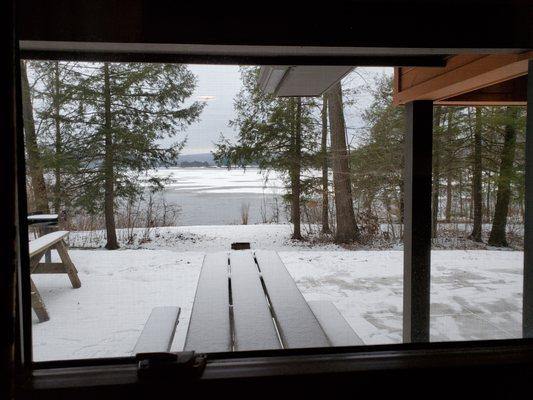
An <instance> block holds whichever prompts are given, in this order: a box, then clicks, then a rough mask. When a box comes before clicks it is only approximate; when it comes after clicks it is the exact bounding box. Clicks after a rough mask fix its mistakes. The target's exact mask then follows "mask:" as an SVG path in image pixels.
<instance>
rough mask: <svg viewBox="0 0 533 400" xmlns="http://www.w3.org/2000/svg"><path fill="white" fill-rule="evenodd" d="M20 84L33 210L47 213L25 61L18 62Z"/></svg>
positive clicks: (47, 207)
mask: <svg viewBox="0 0 533 400" xmlns="http://www.w3.org/2000/svg"><path fill="white" fill-rule="evenodd" d="M20 73H21V85H22V117H23V121H24V132H25V134H26V135H25V144H26V153H27V155H28V170H29V174H30V178H31V186H32V192H33V199H34V202H35V210H34V211H40V212H43V213H49V212H50V208H49V205H48V196H47V194H46V182H45V180H44V171H43V165H42V160H41V155H40V154H39V147H38V144H37V134H36V132H35V122H34V120H33V107H32V104H31V93H30V84H29V82H28V72H27V71H26V63H25V62H24V61H22V62H21V63H20Z"/></svg>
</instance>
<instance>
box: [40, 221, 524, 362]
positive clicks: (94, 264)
mask: <svg viewBox="0 0 533 400" xmlns="http://www.w3.org/2000/svg"><path fill="white" fill-rule="evenodd" d="M84 236H87V234H86V233H85V234H84V233H76V232H73V233H71V238H70V242H71V246H74V245H78V246H79V245H80V244H83V245H86V244H87V241H85V240H83V237H84ZM150 236H151V238H152V241H150V242H148V243H144V244H139V243H137V244H135V245H133V246H130V247H132V248H126V249H121V250H116V251H106V250H103V249H76V248H71V250H70V255H71V258H72V259H73V261H74V263H75V265H76V266H77V268H78V270H79V276H80V279H81V281H82V287H81V288H79V289H72V288H71V287H70V285H69V281H68V278H67V277H66V275H34V276H33V279H34V281H35V283H36V285H37V287H38V288H39V290H40V292H41V295H42V296H43V299H44V301H45V304H46V306H47V308H48V311H49V313H50V317H51V319H50V321H47V322H43V323H38V321H37V319H36V317H34V321H33V340H34V357H35V359H36V360H38V361H40V360H51V359H75V358H92V357H117V356H126V355H130V354H131V351H132V349H133V346H134V345H135V342H136V340H137V338H138V336H139V334H140V332H141V330H142V327H143V325H144V323H145V322H146V320H147V318H148V315H149V313H150V311H151V309H152V308H153V307H156V306H162V305H178V306H180V307H182V315H181V317H180V323H179V325H178V329H177V333H176V337H175V339H174V343H173V350H179V349H181V347H182V346H183V343H184V339H185V334H186V329H187V325H188V319H189V316H190V312H191V308H192V303H193V299H194V293H195V290H196V283H197V280H198V275H199V272H200V268H201V263H202V259H203V256H204V255H205V253H206V252H213V251H221V250H224V251H225V250H228V249H229V247H230V244H231V243H232V242H234V241H250V242H251V243H252V248H262V249H273V250H277V251H278V252H279V254H280V256H281V258H282V260H283V261H284V263H285V264H286V266H287V268H288V270H289V272H290V273H291V275H292V276H293V278H294V279H295V280H296V283H297V285H298V287H299V288H300V290H301V291H302V293H303V294H304V296H305V297H306V299H308V300H319V299H320V300H330V301H333V302H334V303H335V305H336V306H337V307H338V308H339V310H340V311H341V313H342V314H343V315H344V317H345V318H346V319H347V321H348V322H349V323H350V325H351V326H352V327H353V328H354V330H355V331H356V332H357V333H358V334H359V336H360V337H361V338H362V339H363V341H364V342H365V343H367V344H381V343H398V342H400V341H401V330H402V262H403V253H402V252H401V251H398V250H387V251H361V250H358V251H351V250H346V249H344V248H341V247H338V246H335V245H324V246H322V245H315V246H310V245H309V244H306V243H303V244H299V243H295V242H292V241H290V239H289V237H290V226H288V225H247V226H242V225H234V226H197V227H179V228H160V229H158V230H155V231H152V232H150ZM95 237H96V236H95ZM92 244H95V245H101V243H97V240H95V242H94V243H92ZM53 256H54V257H56V255H55V254H54V255H53ZM522 257H523V254H522V252H519V251H497V250H435V251H433V252H432V281H431V285H432V286H431V313H432V318H431V339H432V340H434V341H441V340H476V339H488V338H493V339H500V338H510V337H518V336H519V335H520V324H521V294H522Z"/></svg>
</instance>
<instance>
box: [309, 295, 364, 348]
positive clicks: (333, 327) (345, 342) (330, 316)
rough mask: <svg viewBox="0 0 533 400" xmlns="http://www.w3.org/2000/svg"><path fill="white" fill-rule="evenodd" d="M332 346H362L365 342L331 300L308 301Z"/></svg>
mask: <svg viewBox="0 0 533 400" xmlns="http://www.w3.org/2000/svg"><path fill="white" fill-rule="evenodd" d="M307 304H309V307H311V311H313V314H315V317H316V319H317V320H318V322H319V324H320V326H321V327H322V329H323V330H324V332H326V336H327V337H328V340H329V341H330V343H331V345H332V346H360V345H364V342H363V341H362V340H361V338H360V337H359V336H357V334H356V333H355V331H354V330H353V329H352V327H351V326H350V325H349V324H348V322H346V320H345V319H344V317H343V316H342V315H341V313H340V312H339V310H338V309H337V307H335V304H333V303H332V302H331V301H309V302H307Z"/></svg>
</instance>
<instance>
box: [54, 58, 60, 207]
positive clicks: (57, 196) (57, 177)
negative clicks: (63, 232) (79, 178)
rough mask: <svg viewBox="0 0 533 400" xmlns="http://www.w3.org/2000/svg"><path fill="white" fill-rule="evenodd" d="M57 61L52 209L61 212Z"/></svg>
mask: <svg viewBox="0 0 533 400" xmlns="http://www.w3.org/2000/svg"><path fill="white" fill-rule="evenodd" d="M59 83H60V82H59V62H58V61H56V62H55V63H54V88H53V91H54V94H53V96H54V97H53V109H54V125H55V151H56V154H55V162H54V164H55V168H54V178H55V183H54V211H55V212H56V213H57V214H59V213H60V212H61V210H60V209H61V162H62V157H61V153H62V143H61V125H60V114H59V109H60V101H59V94H60V93H59Z"/></svg>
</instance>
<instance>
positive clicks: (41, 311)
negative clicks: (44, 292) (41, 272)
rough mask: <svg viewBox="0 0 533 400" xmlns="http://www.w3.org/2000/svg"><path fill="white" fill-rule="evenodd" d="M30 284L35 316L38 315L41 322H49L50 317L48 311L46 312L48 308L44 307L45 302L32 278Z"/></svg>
mask: <svg viewBox="0 0 533 400" xmlns="http://www.w3.org/2000/svg"><path fill="white" fill-rule="evenodd" d="M30 284H31V307H32V308H33V310H34V311H35V314H37V318H38V319H39V322H44V321H48V320H49V319H50V317H49V316H48V311H46V307H45V306H44V301H43V299H42V297H41V295H40V293H39V291H38V290H37V287H35V283H33V279H31V278H30Z"/></svg>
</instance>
